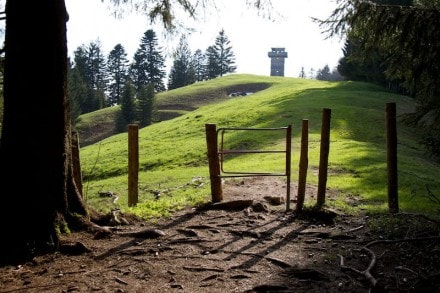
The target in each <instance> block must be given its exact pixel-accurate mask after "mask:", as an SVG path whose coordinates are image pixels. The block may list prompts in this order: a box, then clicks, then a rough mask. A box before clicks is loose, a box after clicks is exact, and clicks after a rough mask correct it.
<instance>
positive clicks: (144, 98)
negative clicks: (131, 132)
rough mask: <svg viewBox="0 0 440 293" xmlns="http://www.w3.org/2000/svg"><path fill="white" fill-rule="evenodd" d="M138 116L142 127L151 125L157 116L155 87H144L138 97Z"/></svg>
mask: <svg viewBox="0 0 440 293" xmlns="http://www.w3.org/2000/svg"><path fill="white" fill-rule="evenodd" d="M137 114H138V115H137V116H138V120H139V125H140V126H141V127H144V126H147V125H150V124H151V123H152V122H153V119H154V116H155V114H156V106H155V101H154V86H153V85H152V84H151V83H149V84H148V85H147V86H142V87H141V89H140V91H139V93H138V97H137Z"/></svg>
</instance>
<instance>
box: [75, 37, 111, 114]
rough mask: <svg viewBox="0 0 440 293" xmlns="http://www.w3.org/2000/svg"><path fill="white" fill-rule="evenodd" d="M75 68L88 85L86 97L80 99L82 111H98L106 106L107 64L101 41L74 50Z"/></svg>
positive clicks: (83, 112)
mask: <svg viewBox="0 0 440 293" xmlns="http://www.w3.org/2000/svg"><path fill="white" fill-rule="evenodd" d="M74 68H76V69H77V70H78V73H79V75H80V76H81V79H82V81H83V82H84V84H85V86H86V93H85V97H84V98H82V99H80V108H81V113H82V114H85V113H89V112H92V111H96V110H98V109H101V108H103V107H104V106H105V99H106V98H105V90H106V69H105V68H106V66H105V62H104V57H103V54H102V50H101V45H100V44H99V42H91V43H90V44H89V45H88V46H87V47H86V46H84V45H82V46H80V47H78V48H77V49H76V50H75V52H74Z"/></svg>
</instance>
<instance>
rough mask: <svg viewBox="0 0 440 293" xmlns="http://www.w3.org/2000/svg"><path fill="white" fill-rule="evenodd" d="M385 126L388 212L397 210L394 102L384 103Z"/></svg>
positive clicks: (396, 211)
mask: <svg viewBox="0 0 440 293" xmlns="http://www.w3.org/2000/svg"><path fill="white" fill-rule="evenodd" d="M385 110H386V127H387V170H388V210H389V212H390V213H393V214H395V213H398V212H399V199H398V193H397V127H396V103H387V104H386V108H385Z"/></svg>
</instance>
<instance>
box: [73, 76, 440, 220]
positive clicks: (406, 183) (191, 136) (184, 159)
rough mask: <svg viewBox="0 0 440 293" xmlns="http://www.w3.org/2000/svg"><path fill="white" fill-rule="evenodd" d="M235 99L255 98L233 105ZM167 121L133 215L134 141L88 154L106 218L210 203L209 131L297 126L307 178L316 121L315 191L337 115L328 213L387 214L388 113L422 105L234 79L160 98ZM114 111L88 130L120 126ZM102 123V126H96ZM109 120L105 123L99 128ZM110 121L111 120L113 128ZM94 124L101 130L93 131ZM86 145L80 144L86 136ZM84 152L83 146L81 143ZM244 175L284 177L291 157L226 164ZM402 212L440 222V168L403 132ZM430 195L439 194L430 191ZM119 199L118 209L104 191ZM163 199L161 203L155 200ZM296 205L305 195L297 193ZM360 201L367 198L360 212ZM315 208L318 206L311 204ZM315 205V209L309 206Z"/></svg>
mask: <svg viewBox="0 0 440 293" xmlns="http://www.w3.org/2000/svg"><path fill="white" fill-rule="evenodd" d="M236 91H247V92H253V94H251V95H247V96H239V97H229V96H228V94H229V93H231V92H236ZM157 102H158V105H159V109H160V110H161V112H162V115H164V113H167V111H168V113H173V114H170V117H169V118H172V117H174V118H172V119H168V120H165V121H162V122H159V123H155V124H153V125H151V126H148V127H145V128H143V129H141V130H140V131H139V155H140V158H139V160H140V162H139V163H140V172H139V201H140V202H139V204H138V205H137V206H136V207H133V208H128V207H127V184H128V183H127V154H128V150H127V138H128V136H127V133H122V134H118V135H114V136H111V137H108V138H105V139H102V140H99V141H98V142H96V143H94V144H91V145H88V146H84V147H82V148H81V165H82V171H83V180H84V194H85V198H86V199H87V201H88V203H89V204H90V205H91V206H93V207H95V208H97V209H100V210H103V211H106V210H108V209H113V208H120V209H122V210H123V211H125V212H130V213H135V214H137V215H139V216H142V217H152V216H159V215H164V214H166V213H167V212H170V211H172V210H175V209H180V208H183V207H185V206H187V205H195V204H199V203H202V202H206V201H208V200H210V187H209V186H210V182H209V170H208V164H207V155H206V152H207V149H206V138H205V124H207V123H210V124H216V125H217V127H218V128H220V127H258V128H259V127H280V126H287V125H289V124H291V125H292V180H293V181H296V180H297V178H298V161H299V148H300V141H301V137H300V135H301V121H302V119H308V120H309V168H308V175H307V182H308V183H309V184H314V185H316V184H317V179H318V172H317V170H318V166H319V149H320V130H321V116H322V110H323V108H330V109H331V111H332V112H331V116H332V118H331V134H330V155H329V177H328V180H327V187H328V188H329V189H331V190H333V191H334V192H335V193H336V194H337V196H336V198H334V199H332V200H329V201H327V202H326V204H327V205H329V206H333V207H336V208H339V209H342V210H344V211H345V212H357V211H359V209H364V210H367V211H370V212H381V211H386V210H387V185H386V184H387V173H386V129H385V105H386V103H388V102H395V103H396V105H397V114H398V115H399V116H400V115H402V114H403V113H407V112H410V111H412V109H413V106H414V105H413V100H412V99H410V98H408V97H405V96H400V95H396V94H391V93H389V92H386V91H385V90H384V89H382V88H379V87H376V86H374V85H371V84H366V83H358V82H323V81H316V80H306V79H297V78H282V77H263V76H254V75H238V74H237V75H229V76H225V77H221V78H217V79H214V80H210V81H206V82H201V83H197V84H193V85H190V86H187V87H184V88H180V89H176V90H173V91H169V92H166V93H161V94H159V95H158V96H157ZM112 111H113V112H114V111H115V109H113V108H110V109H104V110H101V111H97V113H89V114H87V116H86V115H84V117H82V118H83V120H82V121H83V122H82V123H84V124H83V125H86V124H89V125H93V124H95V123H96V121H103V120H102V119H104V118H102V117H105V116H106V115H107V118H106V119H110V120H111V118H108V117H111V115H109V113H111V112H112ZM97 117H100V118H97ZM99 119H101V120H99ZM104 120H105V119H104ZM94 121H95V122H94ZM80 139H81V136H80ZM81 144H82V143H81ZM227 144H228V145H229V146H234V148H237V147H240V148H258V149H262V148H263V149H264V148H268V149H280V148H281V149H282V148H283V147H284V145H283V144H284V139H283V137H282V136H280V135H274V136H272V135H267V134H264V135H255V133H240V134H237V135H231V136H230V137H228V138H227ZM226 163H227V164H228V166H233V167H234V169H236V170H237V169H240V170H261V168H263V169H265V170H274V171H275V170H278V169H280V168H283V163H284V159H283V157H282V156H279V157H275V158H274V157H271V156H270V155H258V156H257V157H255V156H252V155H247V156H239V157H234V158H232V159H230V160H228V161H227V162H225V164H226ZM398 172H399V173H398V175H399V181H398V185H399V200H400V207H401V209H402V210H404V211H408V212H423V213H427V214H431V215H435V214H437V215H438V209H439V205H438V204H437V205H435V204H432V202H431V200H432V197H430V196H429V195H432V194H439V191H440V166H439V165H438V164H436V163H434V162H433V161H432V160H430V159H429V158H427V157H426V156H425V155H424V152H423V148H422V147H420V146H419V145H418V144H417V137H416V133H415V132H414V130H413V129H411V128H408V127H406V126H405V125H404V124H402V123H400V122H399V124H398ZM427 187H428V188H429V190H430V192H428V191H427ZM104 191H110V192H112V193H115V194H117V195H118V200H117V201H116V202H113V201H112V200H111V199H109V198H105V197H100V196H99V195H98V194H99V193H100V192H104ZM155 192H160V193H161V195H162V196H161V197H160V199H159V200H156V199H155V197H154V193H155ZM292 193H293V196H295V194H296V190H293V191H292ZM352 198H357V199H359V201H358V202H359V204H357V205H356V206H354V205H353V204H352V200H351V199H352ZM306 200H310V199H306ZM310 204H313V202H311V201H307V202H306V205H310Z"/></svg>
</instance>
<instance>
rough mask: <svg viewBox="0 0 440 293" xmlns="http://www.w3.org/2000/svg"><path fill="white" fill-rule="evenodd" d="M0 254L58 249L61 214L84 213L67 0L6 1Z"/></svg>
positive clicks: (19, 256) (13, 258)
mask: <svg viewBox="0 0 440 293" xmlns="http://www.w3.org/2000/svg"><path fill="white" fill-rule="evenodd" d="M6 18H7V19H6V34H5V73H4V121H3V132H2V140H1V145H0V206H1V207H0V233H1V234H0V237H1V240H0V245H1V246H2V247H1V249H0V262H3V263H4V262H17V261H22V260H26V259H27V258H28V257H31V256H32V255H33V254H34V253H39V252H42V251H41V249H42V248H45V249H47V248H49V249H56V247H57V240H58V235H57V234H56V232H55V231H56V229H55V228H56V223H57V220H58V219H59V217H58V216H59V215H61V216H63V217H62V218H63V219H68V218H69V215H70V214H71V213H77V214H81V215H85V216H86V215H87V211H86V208H85V206H84V204H83V202H82V199H81V197H80V193H79V192H78V189H77V188H76V186H75V183H74V180H73V176H72V170H73V169H72V159H71V132H70V120H69V117H68V99H67V96H66V76H67V40H66V21H67V19H68V16H67V12H66V8H65V3H64V0H42V1H27V0H8V1H7V2H6Z"/></svg>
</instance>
